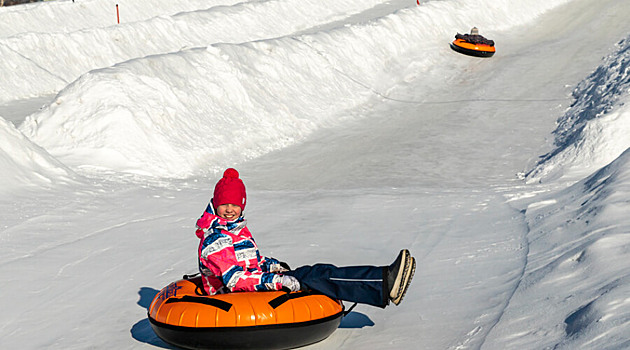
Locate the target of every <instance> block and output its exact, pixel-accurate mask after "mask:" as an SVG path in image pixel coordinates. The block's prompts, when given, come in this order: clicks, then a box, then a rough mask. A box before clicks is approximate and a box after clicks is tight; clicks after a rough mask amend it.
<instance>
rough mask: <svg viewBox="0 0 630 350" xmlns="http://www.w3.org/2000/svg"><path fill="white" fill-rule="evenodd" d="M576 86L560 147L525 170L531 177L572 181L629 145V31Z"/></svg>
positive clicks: (530, 179)
mask: <svg viewBox="0 0 630 350" xmlns="http://www.w3.org/2000/svg"><path fill="white" fill-rule="evenodd" d="M617 46H618V47H619V49H618V50H617V51H616V52H614V53H612V54H610V55H609V56H608V57H606V58H605V59H604V62H603V63H602V64H601V65H600V66H599V67H598V68H597V69H596V70H595V71H594V72H593V73H592V74H591V75H590V76H589V77H588V78H586V79H585V80H583V81H582V82H581V83H580V84H578V86H577V87H576V89H575V91H574V92H573V95H574V96H575V98H576V101H575V103H573V105H572V106H571V108H569V109H568V111H567V112H566V113H565V114H564V115H563V116H562V117H561V118H559V120H558V127H557V129H556V130H555V132H554V133H555V135H556V139H555V145H556V149H555V150H553V151H552V152H550V153H549V154H547V155H545V156H544V157H543V159H542V160H541V161H540V162H539V164H538V165H537V166H536V167H535V168H534V169H533V170H532V171H530V172H529V174H528V175H527V180H528V182H530V183H531V182H536V181H551V180H554V179H562V180H563V181H567V182H573V181H577V180H579V179H581V178H584V177H585V176H587V175H588V174H590V173H592V172H593V171H595V170H597V169H599V168H601V167H602V166H604V165H606V164H608V163H610V162H611V161H612V160H614V159H615V158H617V157H618V156H619V155H620V154H621V153H623V152H624V151H625V150H626V149H628V147H630V103H628V102H630V37H629V38H626V39H624V40H621V41H620V42H619V43H618V44H617Z"/></svg>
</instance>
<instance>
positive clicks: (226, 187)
mask: <svg viewBox="0 0 630 350" xmlns="http://www.w3.org/2000/svg"><path fill="white" fill-rule="evenodd" d="M246 202H247V194H246V193H245V184H243V181H241V179H239V178H238V171H236V169H233V168H229V169H227V170H225V172H224V173H223V178H221V180H219V182H217V185H216V186H215V187H214V197H213V199H212V204H213V205H214V209H216V208H217V207H218V206H220V205H223V204H234V205H238V206H239V207H241V210H245V203H246Z"/></svg>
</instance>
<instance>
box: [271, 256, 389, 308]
mask: <svg viewBox="0 0 630 350" xmlns="http://www.w3.org/2000/svg"><path fill="white" fill-rule="evenodd" d="M284 274H285V275H290V276H293V277H295V278H297V279H298V280H299V281H300V284H301V285H302V286H304V287H307V288H310V289H314V290H317V291H319V292H321V293H323V294H325V295H327V296H329V297H331V298H335V299H340V300H345V301H349V302H355V303H361V304H369V305H374V306H378V307H383V308H384V307H385V306H387V304H388V303H389V297H388V288H387V267H382V266H350V267H336V266H334V265H330V264H316V265H313V266H301V267H298V268H297V269H295V270H292V271H288V272H285V273H284Z"/></svg>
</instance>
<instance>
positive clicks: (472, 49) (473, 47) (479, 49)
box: [451, 39, 496, 57]
mask: <svg viewBox="0 0 630 350" xmlns="http://www.w3.org/2000/svg"><path fill="white" fill-rule="evenodd" d="M451 49H453V50H455V51H457V52H459V53H463V54H465V55H470V56H477V57H492V55H494V53H495V51H496V50H495V48H494V46H490V45H486V44H473V43H469V42H467V41H466V40H463V39H455V41H453V42H452V43H451Z"/></svg>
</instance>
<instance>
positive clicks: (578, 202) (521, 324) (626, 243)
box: [487, 150, 630, 349]
mask: <svg viewBox="0 0 630 350" xmlns="http://www.w3.org/2000/svg"><path fill="white" fill-rule="evenodd" d="M628 198H630V150H627V151H625V152H623V154H621V156H619V157H618V158H617V159H615V160H614V161H613V162H611V163H610V164H609V165H607V166H605V167H604V168H602V169H600V170H599V171H597V172H596V173H595V174H593V175H592V176H589V177H588V178H586V179H583V180H581V181H579V182H577V183H575V184H574V185H572V186H570V187H569V188H566V189H565V190H563V191H561V192H560V193H554V194H552V195H551V196H548V197H547V198H544V197H541V198H539V199H538V201H537V202H535V203H532V204H530V205H529V207H528V208H527V213H526V215H527V222H528V225H529V228H530V232H529V234H528V240H529V253H528V256H527V267H526V270H525V274H524V276H523V279H522V281H521V283H520V285H519V288H518V290H517V291H516V293H515V295H514V297H513V298H512V300H511V301H510V304H509V306H508V308H507V310H506V312H505V315H504V316H503V317H502V319H503V320H504V321H503V322H500V323H499V324H498V325H497V327H496V328H495V330H494V332H493V333H492V334H491V337H490V338H489V339H488V342H487V345H490V346H489V347H490V348H497V349H532V348H538V349H541V348H553V349H584V348H588V349H604V348H606V349H621V348H624V347H625V346H627V345H628V343H627V342H628V338H627V322H628V320H630V307H629V306H630V299H629V298H628V296H629V295H630V222H629V221H628V219H627V215H628V213H630V202H628ZM549 310H554V312H553V313H550V312H549ZM624 325H625V326H624ZM541 334H544V336H541Z"/></svg>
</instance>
